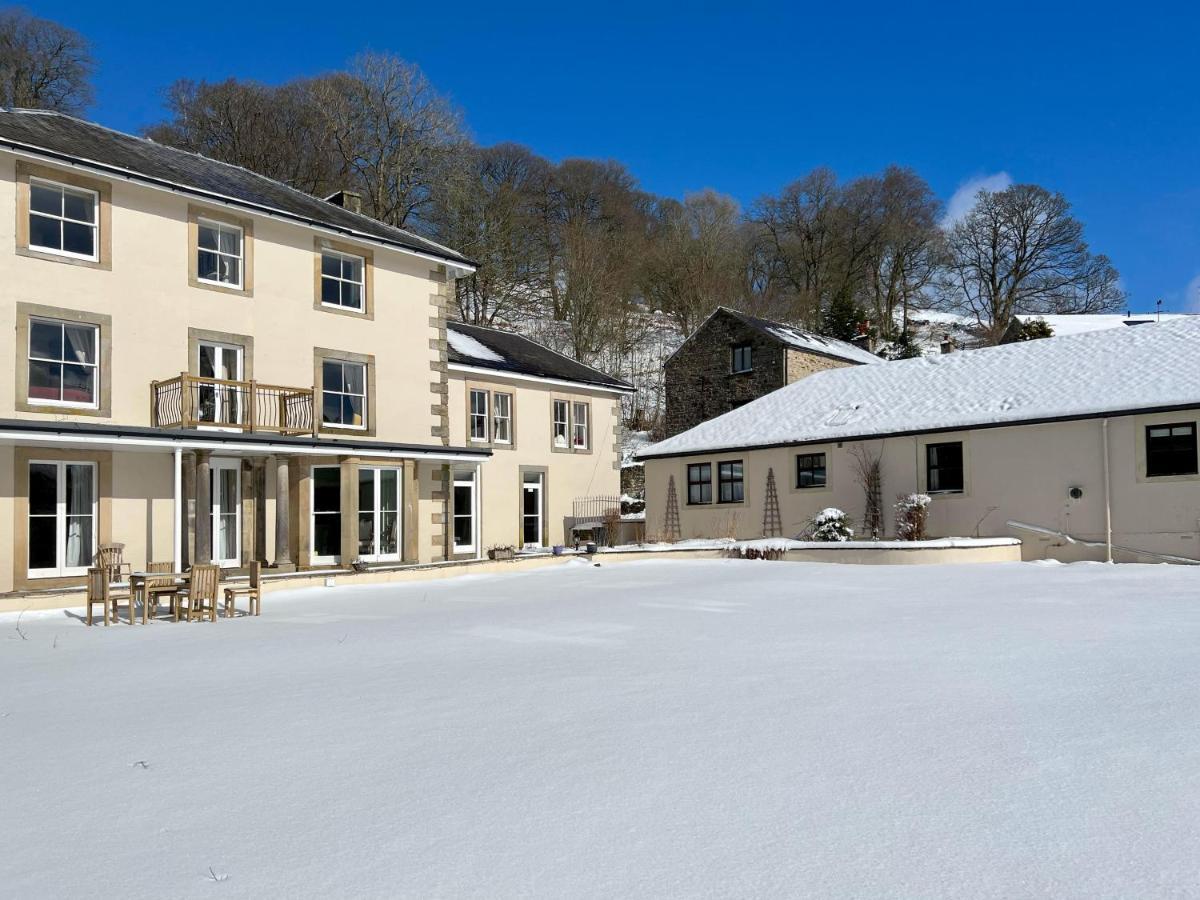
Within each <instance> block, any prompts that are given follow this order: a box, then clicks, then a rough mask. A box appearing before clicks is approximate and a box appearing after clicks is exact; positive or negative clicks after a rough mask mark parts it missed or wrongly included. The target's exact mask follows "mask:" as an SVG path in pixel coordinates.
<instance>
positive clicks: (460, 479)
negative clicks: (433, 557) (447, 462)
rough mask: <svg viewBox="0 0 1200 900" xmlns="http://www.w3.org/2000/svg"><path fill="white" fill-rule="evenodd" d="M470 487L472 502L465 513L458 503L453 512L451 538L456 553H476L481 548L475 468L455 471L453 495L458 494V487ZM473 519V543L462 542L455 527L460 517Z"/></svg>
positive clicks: (477, 486)
mask: <svg viewBox="0 0 1200 900" xmlns="http://www.w3.org/2000/svg"><path fill="white" fill-rule="evenodd" d="M460 487H469V488H470V489H471V503H470V506H469V507H468V509H467V511H466V512H465V513H463V512H461V511H460V510H459V508H458V504H457V503H455V504H454V509H453V513H452V516H451V522H450V538H451V540H452V541H453V542H454V552H455V553H475V554H478V552H479V550H478V548H479V484H478V481H477V479H476V474H475V470H474V469H468V470H461V471H460V470H456V471H455V473H454V484H453V487H452V491H453V493H452V494H451V497H452V498H453V497H455V496H456V495H457V493H458V492H457V490H456V489H457V488H460ZM468 518H469V519H470V520H471V543H470V544H460V543H458V539H457V537H456V535H457V533H458V530H457V529H456V528H455V527H454V526H455V524H456V523H457V521H458V520H459V519H468Z"/></svg>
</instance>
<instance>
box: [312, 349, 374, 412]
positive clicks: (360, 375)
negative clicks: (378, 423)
mask: <svg viewBox="0 0 1200 900" xmlns="http://www.w3.org/2000/svg"><path fill="white" fill-rule="evenodd" d="M366 409H367V367H366V366H365V365H363V364H362V363H356V362H342V361H341V360H336V359H326V360H322V362H321V421H322V422H323V423H324V424H326V425H333V426H335V427H338V428H365V427H366V418H365V416H366Z"/></svg>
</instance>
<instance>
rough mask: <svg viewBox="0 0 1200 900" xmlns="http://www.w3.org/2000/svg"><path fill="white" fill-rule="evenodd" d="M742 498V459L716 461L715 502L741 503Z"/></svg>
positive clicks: (743, 497) (743, 496)
mask: <svg viewBox="0 0 1200 900" xmlns="http://www.w3.org/2000/svg"><path fill="white" fill-rule="evenodd" d="M744 499H745V491H744V487H743V483H742V461H741V460H740V459H738V460H733V461H731V462H723V463H717V502H718V503H741V502H742V501H743V500H744Z"/></svg>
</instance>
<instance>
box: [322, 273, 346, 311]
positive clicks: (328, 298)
mask: <svg viewBox="0 0 1200 900" xmlns="http://www.w3.org/2000/svg"><path fill="white" fill-rule="evenodd" d="M338 286H339V282H337V281H334V280H333V279H332V278H322V279H321V302H322V303H332V304H334V305H338V304H340V303H341V292H340V291H339V290H338Z"/></svg>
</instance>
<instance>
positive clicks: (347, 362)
mask: <svg viewBox="0 0 1200 900" xmlns="http://www.w3.org/2000/svg"><path fill="white" fill-rule="evenodd" d="M332 365H338V366H342V367H345V366H358V368H360V369H362V386H363V392H362V393H361V394H352V393H350V392H348V391H327V390H325V367H326V366H332ZM368 374H369V373H368V372H367V364H366V363H361V362H355V361H354V360H351V359H332V358H327V359H322V360H321V427H322V428H342V429H346V430H348V431H366V430H367V425H368V422H367V418H368V416H369V414H370V407H369V406H368V405H367V403H368V399H369V398H368V396H367V395H368V393H369V392H370V390H371V385H370V384H369V383H368V382H367V375H368ZM345 382H346V379H345V376H344V375H343V377H342V383H343V384H345ZM326 394H336V395H337V396H339V397H362V418H363V420H362V424H361V425H346V424H344V423H341V422H326V421H325V395H326ZM338 409H341V405H340V404H339V405H338Z"/></svg>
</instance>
